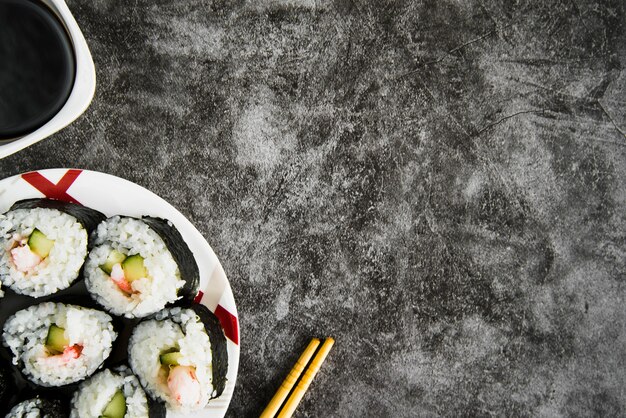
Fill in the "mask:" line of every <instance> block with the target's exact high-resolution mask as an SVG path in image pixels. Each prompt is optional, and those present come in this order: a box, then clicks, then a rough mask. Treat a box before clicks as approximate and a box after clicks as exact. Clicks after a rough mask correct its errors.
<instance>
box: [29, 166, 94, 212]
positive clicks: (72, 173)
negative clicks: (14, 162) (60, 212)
mask: <svg viewBox="0 0 626 418" xmlns="http://www.w3.org/2000/svg"><path fill="white" fill-rule="evenodd" d="M82 172H83V171H82V170H67V173H65V174H64V175H63V177H61V180H59V182H58V183H57V184H54V183H52V182H51V181H50V180H48V179H47V178H45V177H44V176H42V175H41V174H40V173H38V172H36V171H31V172H30V173H25V174H22V178H23V179H24V180H26V181H27V182H28V183H29V184H30V185H31V186H33V187H34V188H35V189H37V190H39V191H40V192H41V193H43V194H44V195H45V196H46V197H47V198H49V199H56V200H62V201H64V202H70V203H77V204H80V202H79V201H78V200H76V199H74V198H73V197H72V196H70V195H69V194H68V193H67V190H68V189H69V188H70V186H71V185H72V184H73V183H74V181H75V180H76V179H77V178H78V176H79V175H80V173H82Z"/></svg>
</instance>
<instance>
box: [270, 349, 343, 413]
mask: <svg viewBox="0 0 626 418" xmlns="http://www.w3.org/2000/svg"><path fill="white" fill-rule="evenodd" d="M334 343H335V340H334V339H332V338H330V337H328V338H326V340H324V344H322V347H321V348H320V349H319V350H318V352H317V354H315V350H316V349H317V347H318V346H319V345H320V340H318V339H317V338H313V339H312V340H311V342H310V343H309V345H308V346H307V348H306V349H305V350H304V352H303V353H302V354H301V355H300V358H299V359H298V361H297V362H296V364H295V365H294V366H293V368H292V369H291V371H290V372H289V374H288V375H287V377H286V378H285V380H283V383H282V384H281V385H280V388H278V391H276V394H274V397H273V398H272V400H271V401H270V403H269V404H268V405H267V407H266V408H265V410H264V411H263V413H261V416H260V417H259V418H272V417H274V416H275V415H276V413H277V412H278V410H279V409H280V406H281V405H282V404H283V402H284V401H285V398H287V395H289V392H291V389H292V388H293V386H294V384H295V383H296V381H297V380H298V378H299V377H300V375H301V374H302V371H303V370H304V368H305V367H306V365H307V364H308V363H309V360H311V357H313V354H315V357H314V358H313V360H311V364H309V367H308V368H307V370H306V372H304V376H302V378H301V379H300V381H299V382H298V385H297V386H296V388H295V389H294V390H293V392H291V396H289V399H287V402H286V403H285V405H284V406H283V408H282V409H281V410H280V412H279V413H278V415H276V418H289V417H291V415H293V413H294V411H295V410H296V408H297V407H298V404H299V403H300V401H301V400H302V397H303V396H304V394H305V392H306V391H307V389H308V388H309V385H310V384H311V382H312V381H313V378H314V377H315V375H316V374H317V372H318V371H319V369H320V367H321V365H322V363H323V362H324V360H325V359H326V356H327V355H328V352H329V351H330V349H331V348H332V346H333V344H334Z"/></svg>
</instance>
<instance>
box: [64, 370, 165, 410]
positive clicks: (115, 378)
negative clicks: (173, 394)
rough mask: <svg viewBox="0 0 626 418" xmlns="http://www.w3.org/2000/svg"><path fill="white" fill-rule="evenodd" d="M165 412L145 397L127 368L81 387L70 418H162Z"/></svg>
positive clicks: (95, 378)
mask: <svg viewBox="0 0 626 418" xmlns="http://www.w3.org/2000/svg"><path fill="white" fill-rule="evenodd" d="M165 414H166V410H165V406H164V405H163V404H162V403H157V402H154V401H153V400H151V399H150V398H148V397H147V396H146V393H145V392H144V390H143V389H142V387H141V385H140V384H139V380H138V379H137V377H135V375H133V374H132V372H131V371H130V370H129V369H128V368H127V367H124V366H122V367H120V368H118V369H116V370H113V371H111V370H104V371H102V372H100V373H98V374H96V375H95V376H93V377H91V378H90V379H89V380H86V381H85V382H83V383H81V385H80V387H79V388H78V390H77V391H76V392H75V393H74V397H73V398H72V413H71V415H70V417H71V418H98V417H107V418H146V417H148V418H165Z"/></svg>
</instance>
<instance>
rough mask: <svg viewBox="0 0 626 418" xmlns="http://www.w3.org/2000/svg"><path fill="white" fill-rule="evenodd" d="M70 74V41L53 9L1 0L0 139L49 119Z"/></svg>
mask: <svg viewBox="0 0 626 418" xmlns="http://www.w3.org/2000/svg"><path fill="white" fill-rule="evenodd" d="M75 75H76V63H75V58H74V50H73V47H72V42H71V40H70V38H69V36H68V34H67V32H66V31H65V28H64V27H63V23H61V21H59V19H58V18H57V16H56V15H55V13H54V12H53V11H52V10H50V9H49V8H48V7H47V6H46V5H45V4H44V3H43V2H41V1H38V0H0V141H3V140H9V139H14V138H17V137H20V136H23V135H25V134H28V133H30V132H33V131H35V130H36V129H37V128H39V127H41V126H42V125H44V124H45V123H46V122H48V121H49V120H50V119H52V117H53V116H54V115H55V114H56V113H58V111H59V110H60V109H61V108H62V107H63V105H64V104H65V102H66V101H67V98H68V97H69V95H70V92H71V90H72V86H73V85H74V77H75Z"/></svg>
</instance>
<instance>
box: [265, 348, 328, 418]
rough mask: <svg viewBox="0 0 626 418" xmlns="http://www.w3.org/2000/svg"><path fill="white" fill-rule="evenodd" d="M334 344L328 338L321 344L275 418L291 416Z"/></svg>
mask: <svg viewBox="0 0 626 418" xmlns="http://www.w3.org/2000/svg"><path fill="white" fill-rule="evenodd" d="M334 343H335V340H334V339H332V338H330V337H329V338H326V340H325V341H324V344H322V347H321V348H320V349H319V351H318V352H317V354H316V355H315V357H314V358H313V361H311V364H310V365H309V367H307V369H306V371H305V372H304V376H302V379H300V381H299V382H298V384H297V385H296V388H295V389H294V391H293V392H292V393H291V396H289V399H287V403H285V406H284V407H283V409H282V410H281V411H280V413H279V414H278V417H277V418H289V417H291V415H293V413H294V411H295V410H296V408H297V407H298V404H299V403H300V401H301V400H302V397H303V396H304V394H305V392H306V390H307V389H308V388H309V385H310V384H311V381H313V378H314V377H315V375H316V374H317V372H318V371H319V369H320V366H321V365H322V363H323V362H324V360H325V359H326V356H327V355H328V352H329V351H330V349H331V348H332V347H333V344H334Z"/></svg>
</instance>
